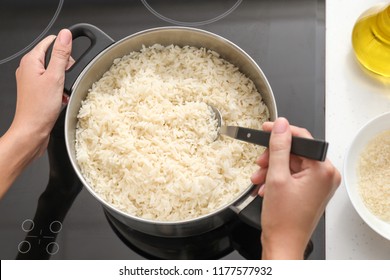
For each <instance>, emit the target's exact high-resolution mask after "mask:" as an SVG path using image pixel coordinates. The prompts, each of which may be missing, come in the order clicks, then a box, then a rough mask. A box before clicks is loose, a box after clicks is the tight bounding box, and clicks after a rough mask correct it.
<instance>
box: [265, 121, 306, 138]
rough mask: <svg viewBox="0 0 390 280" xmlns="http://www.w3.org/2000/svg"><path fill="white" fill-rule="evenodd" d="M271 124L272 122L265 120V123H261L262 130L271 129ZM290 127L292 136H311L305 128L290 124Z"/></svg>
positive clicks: (272, 124)
mask: <svg viewBox="0 0 390 280" xmlns="http://www.w3.org/2000/svg"><path fill="white" fill-rule="evenodd" d="M273 126H274V123H273V122H265V123H263V126H262V128H263V130H264V131H271V130H272V127H273ZM290 129H291V133H292V135H294V136H298V137H304V138H313V136H312V135H311V133H310V132H309V131H308V130H307V129H306V128H302V127H298V126H294V125H290Z"/></svg>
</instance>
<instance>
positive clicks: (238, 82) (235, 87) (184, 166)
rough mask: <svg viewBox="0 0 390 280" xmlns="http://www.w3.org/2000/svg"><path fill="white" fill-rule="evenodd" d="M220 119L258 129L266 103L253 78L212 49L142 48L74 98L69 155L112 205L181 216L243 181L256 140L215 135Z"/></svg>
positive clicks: (226, 197)
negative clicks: (77, 105) (79, 99)
mask: <svg viewBox="0 0 390 280" xmlns="http://www.w3.org/2000/svg"><path fill="white" fill-rule="evenodd" d="M206 103H207V104H211V105H214V106H215V107H217V108H219V109H220V111H221V112H222V115H223V119H224V122H225V124H229V125H241V126H246V127H252V128H260V127H261V124H262V123H263V122H264V121H265V120H267V119H268V117H269V115H268V109H267V107H266V106H265V104H264V103H263V102H262V100H261V96H260V94H259V93H258V92H257V90H256V88H255V85H254V84H253V82H252V81H251V80H250V79H248V78H247V77H245V76H244V75H243V74H242V73H240V72H239V71H238V69H237V68H236V67H235V66H233V65H232V64H230V63H228V62H226V61H225V60H223V59H221V58H220V57H219V55H218V54H217V53H215V52H213V51H210V50H206V49H197V48H194V47H188V46H187V47H183V48H181V47H178V46H173V45H171V46H167V47H164V46H161V45H154V46H152V47H143V48H142V50H141V51H140V52H132V53H130V54H129V55H127V56H124V57H122V58H120V59H116V60H115V61H114V64H113V65H112V67H111V68H110V70H109V71H107V72H106V73H105V74H104V75H103V77H102V78H101V79H100V80H99V81H97V82H96V83H95V84H93V86H92V88H91V89H90V92H89V93H88V96H87V98H86V99H85V101H83V103H82V107H81V109H80V112H79V115H78V120H79V121H78V125H77V132H76V153H77V160H78V163H79V165H80V168H81V170H82V173H83V174H84V176H85V178H86V180H87V182H88V183H89V184H90V185H91V186H92V187H93V189H94V190H95V191H96V193H97V194H98V195H100V196H101V197H102V198H103V199H104V200H105V201H107V202H108V203H110V204H112V205H113V206H114V207H116V208H118V209H120V210H122V211H124V212H127V213H129V214H131V215H135V216H138V217H142V218H145V219H150V220H159V221H182V220H187V219H191V218H195V217H198V216H201V215H204V214H207V213H210V212H212V211H214V210H216V209H217V208H220V207H221V206H223V205H226V204H227V203H230V202H231V201H232V200H233V199H234V198H236V197H237V196H238V195H239V194H240V193H241V192H242V191H244V190H245V189H247V188H248V186H249V185H250V179H249V178H250V175H251V174H252V173H253V172H254V171H255V170H256V165H255V159H256V158H257V157H258V156H259V154H260V153H261V152H262V148H260V147H259V146H256V145H253V144H246V143H244V142H241V141H237V140H233V139H230V138H228V137H222V136H220V137H219V139H218V140H217V141H213V139H214V137H215V136H216V133H217V132H216V121H215V120H214V119H213V118H212V113H211V112H210V109H209V107H208V106H207V104H206Z"/></svg>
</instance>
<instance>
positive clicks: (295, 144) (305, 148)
mask: <svg viewBox="0 0 390 280" xmlns="http://www.w3.org/2000/svg"><path fill="white" fill-rule="evenodd" d="M208 106H209V107H210V109H211V110H210V111H211V112H213V115H214V117H215V118H216V119H217V125H218V134H223V135H226V136H229V137H232V138H234V139H237V140H241V141H245V142H248V143H252V144H256V145H261V146H265V147H269V140H270V136H271V133H270V132H267V131H263V130H256V129H251V128H246V127H241V126H225V125H222V115H221V112H220V111H219V110H218V109H217V108H215V107H214V106H212V105H210V104H208ZM217 138H218V135H217ZM217 138H216V139H217ZM216 139H215V140H216ZM328 146H329V144H328V142H326V141H324V140H319V139H309V138H302V137H297V136H293V137H292V143H291V153H292V154H295V155H298V156H302V157H305V158H309V159H314V160H318V161H324V160H325V159H326V153H327V151H328Z"/></svg>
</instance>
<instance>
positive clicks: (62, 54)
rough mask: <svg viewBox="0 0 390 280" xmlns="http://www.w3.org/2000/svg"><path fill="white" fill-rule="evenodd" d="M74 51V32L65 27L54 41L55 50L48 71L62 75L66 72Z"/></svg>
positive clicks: (58, 75)
mask: <svg viewBox="0 0 390 280" xmlns="http://www.w3.org/2000/svg"><path fill="white" fill-rule="evenodd" d="M71 51H72V33H71V32H70V31H69V30H68V29H63V30H61V31H60V32H59V33H58V36H57V39H56V40H55V42H54V46H53V51H52V53H51V58H50V62H49V65H48V67H47V71H49V72H51V73H53V74H55V75H56V76H57V77H61V75H63V74H64V72H65V70H66V68H67V66H68V64H69V58H70V54H71Z"/></svg>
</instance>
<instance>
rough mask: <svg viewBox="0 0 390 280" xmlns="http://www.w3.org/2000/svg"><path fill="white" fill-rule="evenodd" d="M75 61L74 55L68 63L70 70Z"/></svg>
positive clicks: (67, 66) (67, 67)
mask: <svg viewBox="0 0 390 280" xmlns="http://www.w3.org/2000/svg"><path fill="white" fill-rule="evenodd" d="M75 62H76V61H75V60H74V59H73V57H69V62H68V65H66V70H68V69H69V68H70V67H72V66H73V64H74V63H75Z"/></svg>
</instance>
